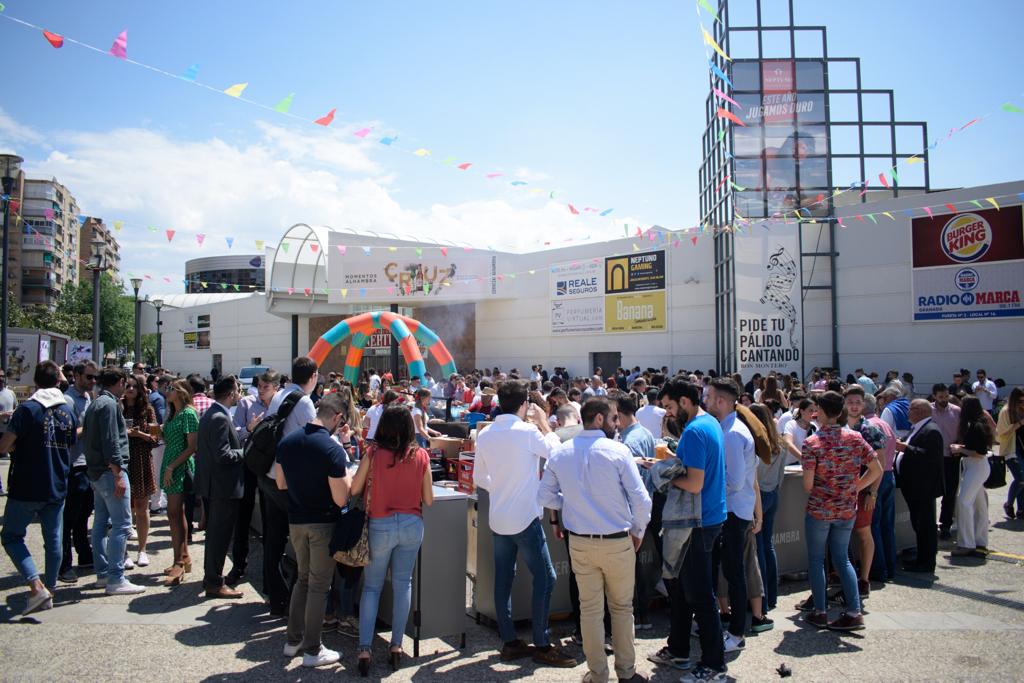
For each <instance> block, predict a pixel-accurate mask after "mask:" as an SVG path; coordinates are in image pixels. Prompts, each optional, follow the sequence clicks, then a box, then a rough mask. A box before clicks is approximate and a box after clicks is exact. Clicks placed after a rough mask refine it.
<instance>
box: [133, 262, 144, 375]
mask: <svg viewBox="0 0 1024 683" xmlns="http://www.w3.org/2000/svg"><path fill="white" fill-rule="evenodd" d="M140 287H142V278H141V277H133V278H132V289H134V290H135V362H136V363H139V362H141V361H142V321H141V320H140V319H139V318H140V317H141V313H142V302H141V301H139V288H140Z"/></svg>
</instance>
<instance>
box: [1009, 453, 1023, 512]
mask: <svg viewBox="0 0 1024 683" xmlns="http://www.w3.org/2000/svg"><path fill="white" fill-rule="evenodd" d="M1006 467H1007V469H1009V470H1010V474H1012V475H1013V481H1011V482H1010V488H1009V490H1008V491H1007V492H1006V502H1007V503H1009V504H1010V505H1013V501H1014V499H1016V501H1017V514H1020V513H1022V512H1024V463H1021V461H1020V456H1017V457H1016V458H1008V459H1007V461H1006Z"/></svg>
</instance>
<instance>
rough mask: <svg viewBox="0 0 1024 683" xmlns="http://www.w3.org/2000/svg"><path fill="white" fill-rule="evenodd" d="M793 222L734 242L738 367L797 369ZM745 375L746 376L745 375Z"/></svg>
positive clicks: (799, 329)
mask: <svg viewBox="0 0 1024 683" xmlns="http://www.w3.org/2000/svg"><path fill="white" fill-rule="evenodd" d="M798 229H799V227H798V226H796V225H784V224H774V225H772V226H771V230H770V231H768V232H767V233H765V234H764V235H763V236H760V237H755V236H747V237H743V238H742V239H736V240H734V242H733V244H734V245H735V253H736V352H737V357H738V363H739V368H738V369H739V371H740V372H741V373H743V374H744V376H745V377H746V376H749V375H752V374H753V372H754V371H756V372H761V373H762V374H765V371H768V370H776V371H779V372H783V373H788V372H794V371H795V372H798V373H799V372H801V371H802V370H801V357H802V355H803V322H802V319H801V314H800V267H799V258H800V250H799V244H798V239H797V230H798ZM748 373H749V374H748Z"/></svg>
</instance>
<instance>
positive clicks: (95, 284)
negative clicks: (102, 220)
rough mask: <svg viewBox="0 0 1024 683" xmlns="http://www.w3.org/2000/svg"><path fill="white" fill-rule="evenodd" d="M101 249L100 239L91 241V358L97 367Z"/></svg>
mask: <svg viewBox="0 0 1024 683" xmlns="http://www.w3.org/2000/svg"><path fill="white" fill-rule="evenodd" d="M103 247H104V244H103V239H102V238H100V237H97V238H95V239H93V240H92V262H91V263H90V264H89V269H90V270H91V271H92V358H93V360H94V361H95V362H96V364H97V365H103V359H102V358H100V276H101V275H102V274H103V271H105V270H106V269H107V265H106V263H105V262H104V259H103Z"/></svg>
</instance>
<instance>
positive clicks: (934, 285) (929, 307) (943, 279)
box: [911, 205, 1024, 321]
mask: <svg viewBox="0 0 1024 683" xmlns="http://www.w3.org/2000/svg"><path fill="white" fill-rule="evenodd" d="M911 240H912V252H913V292H912V294H913V306H912V307H913V311H914V320H915V321H929V320H970V319H976V318H1006V317H1024V305H1022V304H1021V296H1022V292H1024V212H1022V209H1021V206H1020V205H1018V206H1007V207H1002V208H1000V209H984V210H979V211H972V212H970V213H958V214H954V215H949V214H947V215H944V216H934V217H928V218H915V219H913V223H912V226H911Z"/></svg>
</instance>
